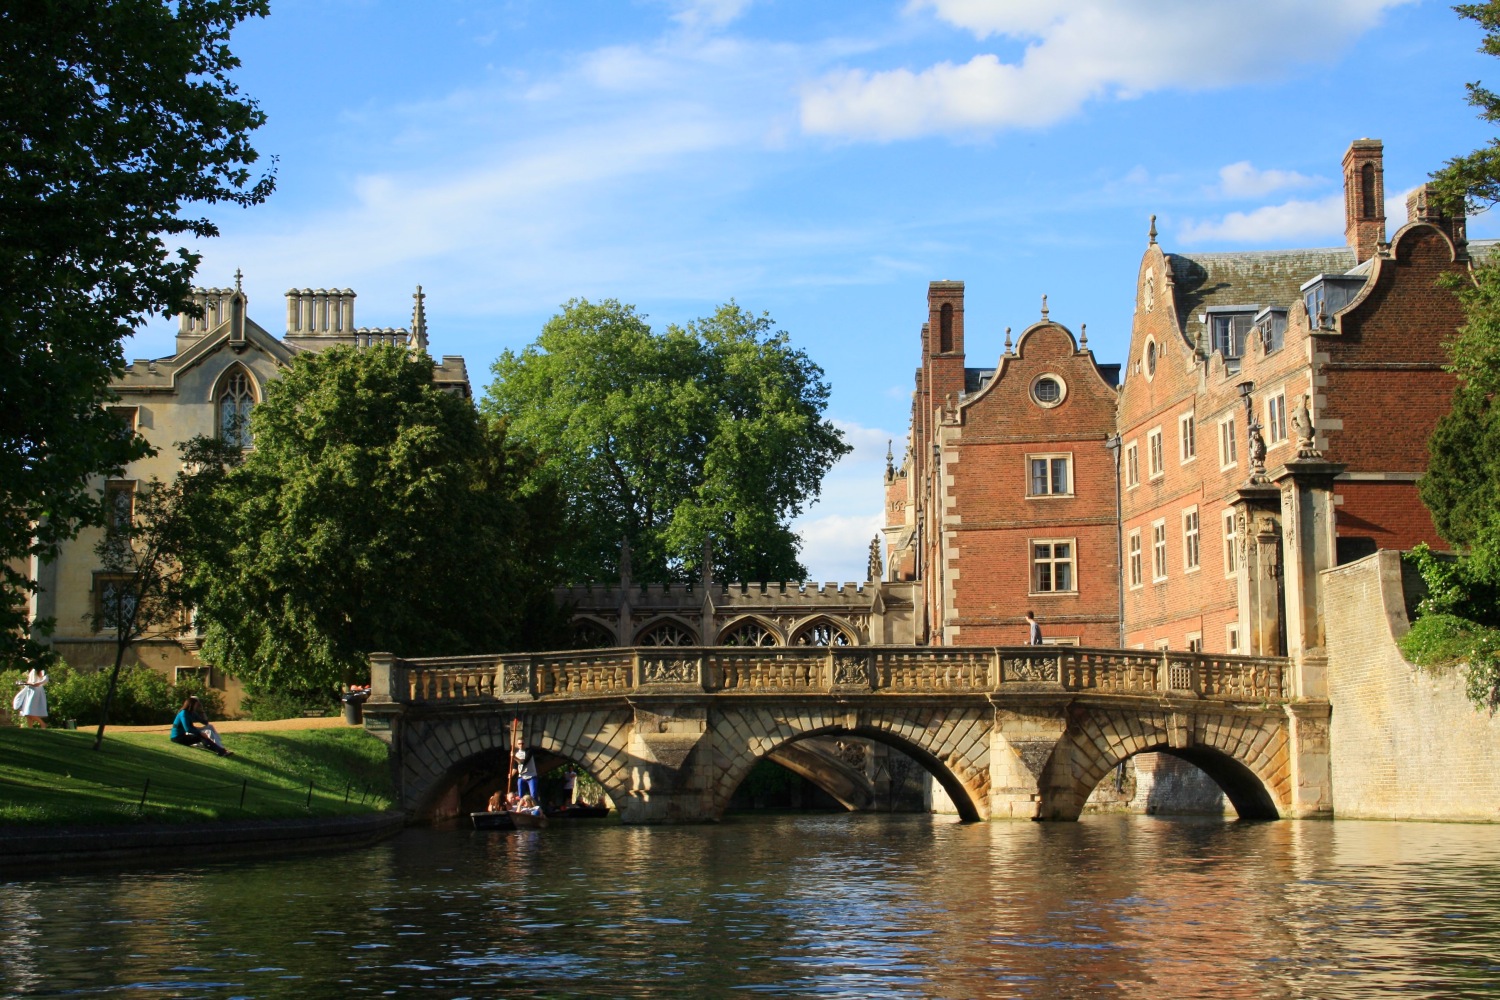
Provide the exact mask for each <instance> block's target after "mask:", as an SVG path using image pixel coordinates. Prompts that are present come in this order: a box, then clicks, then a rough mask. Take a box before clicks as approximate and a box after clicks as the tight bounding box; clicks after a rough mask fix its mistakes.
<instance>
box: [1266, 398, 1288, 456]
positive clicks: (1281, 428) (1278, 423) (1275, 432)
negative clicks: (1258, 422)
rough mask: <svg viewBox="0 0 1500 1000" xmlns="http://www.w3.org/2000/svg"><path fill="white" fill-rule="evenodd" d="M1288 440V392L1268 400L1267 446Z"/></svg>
mask: <svg viewBox="0 0 1500 1000" xmlns="http://www.w3.org/2000/svg"><path fill="white" fill-rule="evenodd" d="M1285 440H1286V394H1285V393H1281V394H1279V395H1275V396H1272V397H1271V398H1270V399H1268V400H1266V447H1268V448H1269V447H1270V446H1271V445H1277V444H1280V443H1281V442H1283V441H1285Z"/></svg>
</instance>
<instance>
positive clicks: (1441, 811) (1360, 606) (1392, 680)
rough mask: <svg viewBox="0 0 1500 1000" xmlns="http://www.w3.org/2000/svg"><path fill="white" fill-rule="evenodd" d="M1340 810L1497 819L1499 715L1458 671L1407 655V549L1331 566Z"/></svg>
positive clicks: (1352, 814) (1331, 674)
mask: <svg viewBox="0 0 1500 1000" xmlns="http://www.w3.org/2000/svg"><path fill="white" fill-rule="evenodd" d="M1324 585H1325V587H1326V588H1327V589H1326V595H1327V598H1326V612H1327V615H1326V617H1327V623H1328V625H1327V628H1328V697H1329V701H1330V702H1332V704H1333V719H1332V726H1331V730H1330V741H1331V747H1330V758H1331V767H1332V769H1333V809H1334V815H1336V816H1338V817H1340V818H1343V819H1351V818H1353V819H1428V820H1489V821H1495V820H1500V717H1495V716H1490V715H1488V714H1486V713H1485V712H1483V711H1481V710H1478V709H1476V708H1475V707H1474V706H1473V705H1472V704H1470V703H1469V701H1468V699H1467V698H1465V697H1464V689H1463V688H1464V685H1463V678H1462V676H1461V675H1460V673H1459V672H1458V671H1457V670H1456V669H1455V670H1445V671H1429V670H1423V669H1421V668H1418V667H1415V666H1413V665H1412V664H1410V663H1408V662H1407V661H1406V659H1405V658H1404V657H1402V655H1401V651H1400V649H1399V648H1398V647H1397V645H1396V640H1397V639H1398V638H1400V637H1401V636H1402V635H1405V634H1406V631H1407V629H1408V628H1410V623H1409V618H1408V615H1407V598H1406V588H1405V587H1404V586H1403V581H1402V566H1401V557H1400V554H1399V553H1397V552H1393V551H1388V550H1387V551H1381V552H1377V553H1376V554H1374V555H1372V556H1367V557H1366V558H1364V559H1361V560H1359V561H1357V562H1353V563H1349V564H1347V565H1344V566H1339V567H1337V568H1335V569H1331V570H1327V571H1325V573H1324Z"/></svg>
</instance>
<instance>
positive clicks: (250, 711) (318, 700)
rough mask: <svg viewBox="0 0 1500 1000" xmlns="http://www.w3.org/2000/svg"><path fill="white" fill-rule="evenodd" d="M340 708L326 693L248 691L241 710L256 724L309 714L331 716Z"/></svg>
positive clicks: (297, 717) (241, 704)
mask: <svg viewBox="0 0 1500 1000" xmlns="http://www.w3.org/2000/svg"><path fill="white" fill-rule="evenodd" d="M337 708H338V705H337V703H336V702H335V701H334V698H333V696H332V695H331V694H329V693H328V692H326V691H254V690H251V691H248V692H246V694H245V700H244V701H243V702H241V703H240V710H241V711H242V712H244V713H245V715H246V716H248V717H249V718H251V719H253V720H255V721H256V722H273V721H275V720H277V719H299V718H301V717H302V716H303V715H306V714H307V713H309V712H316V713H318V714H319V715H331V714H333V713H334V711H335V710H336V709H337Z"/></svg>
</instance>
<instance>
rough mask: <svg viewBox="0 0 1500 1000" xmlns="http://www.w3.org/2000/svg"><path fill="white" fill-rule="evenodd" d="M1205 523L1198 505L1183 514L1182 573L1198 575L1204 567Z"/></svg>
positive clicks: (1185, 510)
mask: <svg viewBox="0 0 1500 1000" xmlns="http://www.w3.org/2000/svg"><path fill="white" fill-rule="evenodd" d="M1202 541H1203V523H1202V521H1201V519H1200V518H1199V517H1198V508H1197V506H1196V505H1194V506H1192V507H1188V508H1186V509H1184V510H1183V512H1182V571H1183V572H1184V573H1196V572H1198V570H1199V569H1200V568H1202V566H1203V549H1202Z"/></svg>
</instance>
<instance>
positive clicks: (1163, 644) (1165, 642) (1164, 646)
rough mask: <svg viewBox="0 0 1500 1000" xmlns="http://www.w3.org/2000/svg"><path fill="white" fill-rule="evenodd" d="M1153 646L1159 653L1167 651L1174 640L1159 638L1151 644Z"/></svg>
mask: <svg viewBox="0 0 1500 1000" xmlns="http://www.w3.org/2000/svg"><path fill="white" fill-rule="evenodd" d="M1151 648H1152V649H1154V650H1156V651H1157V652H1158V653H1165V652H1166V651H1167V650H1169V649H1171V648H1172V640H1171V639H1157V640H1156V641H1155V642H1153V643H1152V644H1151Z"/></svg>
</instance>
